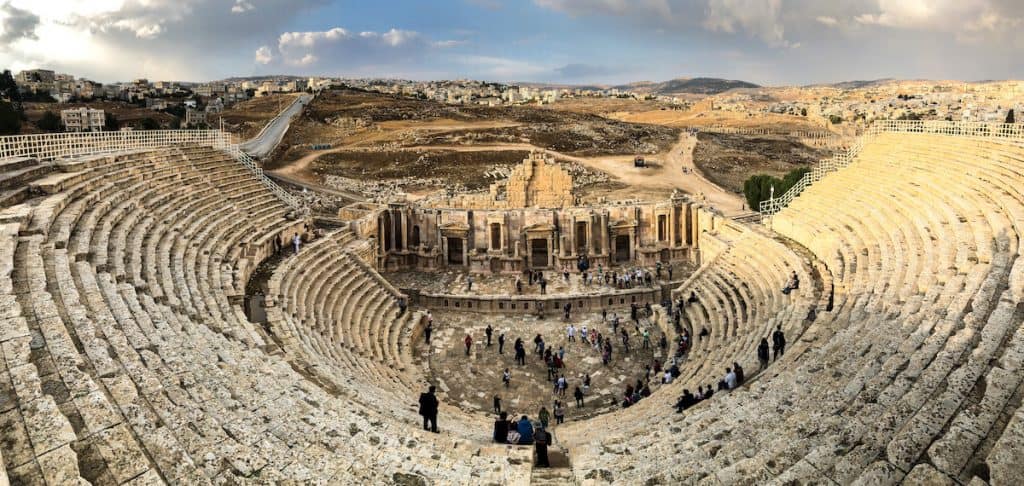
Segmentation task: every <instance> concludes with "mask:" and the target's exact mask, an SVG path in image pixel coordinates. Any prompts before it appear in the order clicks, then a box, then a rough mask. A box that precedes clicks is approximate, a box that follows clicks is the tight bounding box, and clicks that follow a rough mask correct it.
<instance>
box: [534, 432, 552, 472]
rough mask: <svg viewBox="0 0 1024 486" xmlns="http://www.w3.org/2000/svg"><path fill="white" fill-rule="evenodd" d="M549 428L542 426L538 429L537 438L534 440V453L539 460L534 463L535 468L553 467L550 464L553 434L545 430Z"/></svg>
mask: <svg viewBox="0 0 1024 486" xmlns="http://www.w3.org/2000/svg"><path fill="white" fill-rule="evenodd" d="M546 428H547V426H546V425H543V424H541V426H540V427H538V428H537V436H536V437H535V438H534V451H535V452H536V453H537V460H536V461H535V462H534V463H533V465H534V466H535V467H551V463H550V462H548V444H550V443H551V434H549V433H547V431H545V430H544V429H546Z"/></svg>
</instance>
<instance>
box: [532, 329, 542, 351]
mask: <svg viewBox="0 0 1024 486" xmlns="http://www.w3.org/2000/svg"><path fill="white" fill-rule="evenodd" d="M533 352H534V353H537V354H539V355H543V354H544V338H542V337H540V334H538V335H536V336H535V337H534V338H533Z"/></svg>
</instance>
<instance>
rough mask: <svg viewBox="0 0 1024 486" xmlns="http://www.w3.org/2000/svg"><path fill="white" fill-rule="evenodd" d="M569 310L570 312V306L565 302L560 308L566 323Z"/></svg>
mask: <svg viewBox="0 0 1024 486" xmlns="http://www.w3.org/2000/svg"><path fill="white" fill-rule="evenodd" d="M571 310H572V304H570V303H568V302H566V303H565V305H563V306H562V312H563V313H564V314H565V320H566V321H568V320H569V312H570V311H571Z"/></svg>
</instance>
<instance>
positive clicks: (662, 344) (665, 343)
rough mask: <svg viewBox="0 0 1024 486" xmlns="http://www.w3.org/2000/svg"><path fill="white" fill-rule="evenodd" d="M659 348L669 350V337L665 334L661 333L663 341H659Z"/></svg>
mask: <svg viewBox="0 0 1024 486" xmlns="http://www.w3.org/2000/svg"><path fill="white" fill-rule="evenodd" d="M658 347H660V348H661V350H662V351H665V350H666V349H668V336H666V335H665V333H661V339H659V340H658Z"/></svg>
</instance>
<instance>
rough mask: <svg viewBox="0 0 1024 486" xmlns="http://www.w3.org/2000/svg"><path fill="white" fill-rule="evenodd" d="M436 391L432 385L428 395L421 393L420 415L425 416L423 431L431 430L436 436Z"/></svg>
mask: <svg viewBox="0 0 1024 486" xmlns="http://www.w3.org/2000/svg"><path fill="white" fill-rule="evenodd" d="M434 390H435V388H434V385H430V389H429V390H427V392H426V393H420V415H422V416H423V430H429V431H431V432H434V433H435V434H436V433H437V395H434ZM428 424H429V425H430V426H429V427H428V426H427V425H428Z"/></svg>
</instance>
